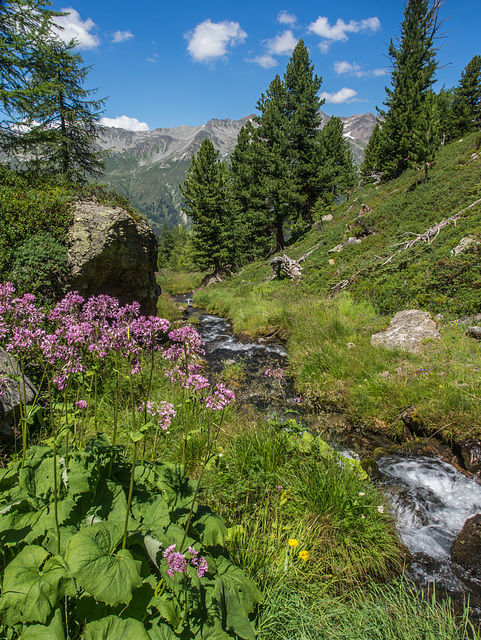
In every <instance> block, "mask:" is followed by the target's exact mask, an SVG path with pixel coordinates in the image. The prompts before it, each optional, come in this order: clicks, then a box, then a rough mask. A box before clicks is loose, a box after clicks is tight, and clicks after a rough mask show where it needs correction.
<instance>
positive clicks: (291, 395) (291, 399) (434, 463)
mask: <svg viewBox="0 0 481 640" xmlns="http://www.w3.org/2000/svg"><path fill="white" fill-rule="evenodd" d="M177 300H178V302H180V303H181V304H183V305H186V306H187V308H188V313H189V317H190V319H191V321H192V320H193V321H194V324H195V327H196V329H197V331H198V332H199V333H200V335H201V336H202V338H203V340H204V342H205V352H206V355H205V358H206V361H207V363H208V367H209V369H210V371H211V373H212V374H214V375H216V374H217V375H219V374H220V373H221V372H222V371H223V369H224V368H225V367H226V366H229V365H233V364H235V363H237V364H241V366H242V370H243V372H244V374H245V380H244V382H243V384H242V386H241V388H240V390H236V396H237V398H238V400H240V402H241V404H244V405H253V406H254V407H255V408H256V409H257V410H258V411H260V412H261V413H263V414H264V415H266V416H267V417H268V418H277V419H278V420H282V421H285V420H289V419H295V421H296V423H297V425H302V426H303V427H305V428H306V430H308V429H312V428H315V429H316V430H318V431H319V430H321V431H322V430H323V428H322V427H323V422H324V423H327V422H328V421H329V420H331V421H332V414H331V418H329V414H327V413H326V414H323V415H321V416H319V415H317V416H311V415H307V414H305V413H304V412H303V410H302V404H300V405H299V404H298V401H299V399H298V398H296V397H295V391H294V388H293V387H292V385H291V384H290V383H289V380H288V379H286V378H285V377H282V378H281V379H279V378H273V377H270V376H268V375H266V373H265V372H266V370H268V369H270V370H271V371H272V370H279V369H282V370H283V369H284V368H285V367H286V365H287V353H286V350H285V349H284V347H283V345H282V344H280V343H275V342H272V341H266V340H257V341H242V340H240V339H238V338H236V337H235V335H234V333H233V331H232V327H231V325H230V323H229V322H228V321H226V320H224V319H223V318H220V317H218V316H215V315H210V314H206V313H203V312H202V311H200V310H198V309H194V308H193V307H192V298H191V297H189V296H182V297H178V298H177ZM326 426H327V425H326ZM327 430H328V429H327ZM323 437H324V434H323ZM346 442H347V443H346ZM330 444H331V445H332V446H334V448H336V449H337V450H338V451H340V453H342V454H343V455H348V456H352V457H356V458H359V457H360V455H359V453H357V451H359V440H358V441H357V442H356V441H353V439H351V440H350V441H349V440H347V441H346V440H345V439H344V441H343V442H342V444H341V443H336V442H330ZM375 446H379V445H378V443H377V444H376V443H375V442H374V443H371V451H372V449H373V448H374V447H375ZM362 449H363V453H362V454H361V456H362V455H365V454H366V453H369V451H366V449H369V441H368V443H367V446H366V440H363V442H362ZM377 464H378V470H379V476H380V479H379V484H380V486H381V488H382V490H383V491H384V492H385V494H386V495H387V496H388V498H389V500H390V502H391V504H392V508H393V513H394V516H395V519H396V525H397V529H398V532H399V535H400V537H401V539H402V541H403V543H404V544H405V545H406V546H407V548H408V549H409V551H410V553H411V555H412V559H413V561H412V564H411V567H410V569H409V572H408V577H409V578H411V579H412V580H413V581H414V582H415V583H416V584H417V585H418V586H419V587H420V588H422V589H429V588H431V587H432V586H433V585H435V588H436V591H437V592H438V593H439V592H446V593H448V594H449V595H450V596H451V597H453V598H454V599H455V600H456V601H458V602H459V601H462V600H463V598H464V597H465V596H466V595H468V594H469V597H470V610H471V613H472V614H473V617H474V618H476V619H478V620H480V619H481V576H480V577H479V578H480V579H479V580H478V579H476V578H475V577H473V576H470V575H468V574H467V573H466V572H465V571H464V570H463V569H462V568H461V567H459V566H458V565H456V564H454V563H453V562H451V560H450V548H451V546H452V544H453V542H454V540H455V538H456V536H457V535H458V534H459V532H460V531H461V529H462V527H463V525H464V522H465V521H466V519H467V518H470V517H471V516H473V515H475V514H477V513H481V486H480V485H479V484H477V483H476V482H475V480H473V479H471V478H469V477H467V476H466V475H464V474H463V473H461V472H460V471H458V470H457V469H456V468H455V467H454V466H452V465H450V464H448V463H446V462H444V461H443V460H441V459H440V458H436V457H434V456H432V457H431V456H426V455H416V456H414V455H405V454H402V453H401V454H399V455H389V456H385V457H383V458H380V459H379V460H378V462H377Z"/></svg>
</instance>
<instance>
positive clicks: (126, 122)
mask: <svg viewBox="0 0 481 640" xmlns="http://www.w3.org/2000/svg"><path fill="white" fill-rule="evenodd" d="M100 124H101V125H102V126H103V127H117V128H119V129H127V131H150V129H149V125H148V124H147V123H146V122H140V121H139V120H137V118H129V116H117V117H116V118H100Z"/></svg>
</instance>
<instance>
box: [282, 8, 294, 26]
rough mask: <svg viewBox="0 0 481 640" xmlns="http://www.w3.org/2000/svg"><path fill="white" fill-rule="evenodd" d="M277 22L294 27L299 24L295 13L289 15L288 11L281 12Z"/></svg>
mask: <svg viewBox="0 0 481 640" xmlns="http://www.w3.org/2000/svg"><path fill="white" fill-rule="evenodd" d="M277 22H280V23H281V24H290V25H293V24H295V23H296V22H297V18H296V16H295V15H294V14H293V13H288V12H287V11H279V15H278V16H277Z"/></svg>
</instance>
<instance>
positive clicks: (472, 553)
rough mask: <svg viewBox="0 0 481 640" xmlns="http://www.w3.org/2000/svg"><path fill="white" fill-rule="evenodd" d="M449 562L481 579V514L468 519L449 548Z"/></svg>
mask: <svg viewBox="0 0 481 640" xmlns="http://www.w3.org/2000/svg"><path fill="white" fill-rule="evenodd" d="M451 560H452V561H453V562H456V563H457V564H459V565H461V567H463V568H464V569H466V571H468V572H469V573H470V574H471V575H473V576H475V577H477V578H478V579H479V578H481V514H480V513H478V514H476V515H475V516H473V517H472V518H468V519H467V520H466V522H465V523H464V527H463V528H462V530H461V533H460V534H459V535H458V537H457V538H456V540H455V541H454V544H453V546H452V548H451Z"/></svg>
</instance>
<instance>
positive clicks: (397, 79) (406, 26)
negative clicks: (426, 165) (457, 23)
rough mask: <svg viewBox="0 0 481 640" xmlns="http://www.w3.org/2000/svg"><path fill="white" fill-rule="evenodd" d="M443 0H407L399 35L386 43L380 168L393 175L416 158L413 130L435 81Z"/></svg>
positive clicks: (416, 151)
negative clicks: (387, 68)
mask: <svg viewBox="0 0 481 640" xmlns="http://www.w3.org/2000/svg"><path fill="white" fill-rule="evenodd" d="M442 3H443V0H432V3H431V5H429V0H408V1H407V4H406V7H405V10H404V21H403V22H402V24H401V36H400V38H399V39H398V40H397V42H394V41H393V40H391V42H390V45H389V57H390V58H391V62H392V66H393V70H392V74H391V87H392V88H388V87H386V93H387V99H386V102H385V103H384V104H385V106H386V107H387V109H386V110H384V111H382V110H381V111H380V114H381V115H382V116H384V117H385V122H384V124H383V126H382V153H381V167H380V168H381V170H382V171H383V172H384V175H385V176H386V177H388V178H391V177H395V176H397V175H399V174H400V173H401V172H402V171H404V170H405V169H406V168H407V167H409V166H411V165H412V164H414V163H416V162H417V160H418V155H419V154H418V147H417V145H416V132H417V131H418V128H419V125H420V118H421V114H422V110H423V103H424V98H425V96H426V94H427V92H428V91H429V89H430V87H431V85H432V84H433V82H434V80H435V72H436V67H437V62H436V51H435V47H434V42H435V39H436V36H437V33H438V31H439V28H440V24H441V23H440V21H439V18H438V10H439V8H440V6H441V5H442Z"/></svg>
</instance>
